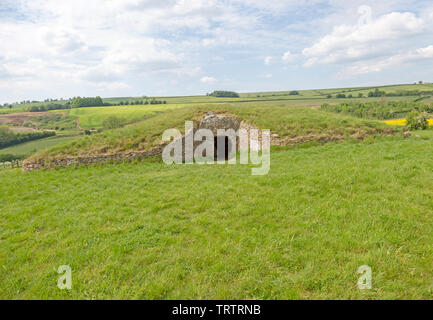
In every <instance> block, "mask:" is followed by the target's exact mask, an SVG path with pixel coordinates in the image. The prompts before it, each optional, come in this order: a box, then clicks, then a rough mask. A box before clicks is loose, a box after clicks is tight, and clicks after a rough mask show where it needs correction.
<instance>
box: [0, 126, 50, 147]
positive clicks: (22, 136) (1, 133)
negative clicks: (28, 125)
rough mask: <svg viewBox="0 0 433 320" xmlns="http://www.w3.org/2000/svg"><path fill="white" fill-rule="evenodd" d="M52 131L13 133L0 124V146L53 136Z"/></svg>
mask: <svg viewBox="0 0 433 320" xmlns="http://www.w3.org/2000/svg"><path fill="white" fill-rule="evenodd" d="M55 135H56V133H55V132H54V131H38V132H23V133H21V132H20V133H15V132H13V131H12V130H10V129H9V128H8V127H5V126H0V148H6V147H10V146H14V145H16V144H20V143H23V142H27V141H33V140H38V139H42V138H47V137H52V136H55Z"/></svg>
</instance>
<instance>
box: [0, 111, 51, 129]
mask: <svg viewBox="0 0 433 320" xmlns="http://www.w3.org/2000/svg"><path fill="white" fill-rule="evenodd" d="M47 113H48V112H20V113H8V114H0V125H8V126H15V127H21V126H22V125H23V124H24V123H25V122H29V120H30V119H31V118H33V117H37V116H43V115H46V114H47Z"/></svg>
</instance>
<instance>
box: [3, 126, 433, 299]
mask: <svg viewBox="0 0 433 320" xmlns="http://www.w3.org/2000/svg"><path fill="white" fill-rule="evenodd" d="M263 121H265V120H263ZM432 145H433V131H431V130H428V131H425V132H421V133H416V134H415V135H413V136H412V137H411V138H409V139H403V138H402V137H400V136H395V137H378V138H375V139H371V140H369V141H366V142H363V143H357V144H353V143H340V144H337V143H329V144H326V145H323V146H316V147H310V148H300V147H295V148H290V149H288V150H285V151H281V152H273V153H272V162H271V171H270V173H269V174H268V175H267V176H251V170H250V169H251V168H250V167H249V166H241V165H237V166H221V165H205V166H199V165H189V166H186V165H178V166H165V165H164V164H162V163H147V162H142V163H138V164H122V165H105V166H97V167H83V168H78V169H72V168H70V169H62V170H51V171H35V172H30V173H22V172H21V171H19V170H3V171H0V180H1V181H2V183H1V184H0V194H1V199H2V201H1V202H0V297H1V298H2V299H24V298H30V299H45V298H46V299H55V298H60V299H76V298H82V299H126V298H131V299H133V298H144V299H191V298H196V299H297V298H301V299H333V298H336V299H342V298H349V299H421V298H423V299H432V298H433V271H432V261H433V250H432V243H433V233H432V230H433V183H432V181H433V165H432V161H431V154H432ZM65 264H67V265H70V266H71V268H72V270H73V272H72V279H73V289H72V290H71V291H61V290H59V289H58V288H57V287H56V284H57V277H58V274H57V273H56V272H55V269H57V268H58V267H59V266H60V265H65ZM361 265H369V266H371V267H372V270H373V290H371V291H368V292H361V291H359V290H358V288H357V286H356V283H357V279H358V277H359V275H358V274H357V273H356V272H357V269H358V267H359V266H361Z"/></svg>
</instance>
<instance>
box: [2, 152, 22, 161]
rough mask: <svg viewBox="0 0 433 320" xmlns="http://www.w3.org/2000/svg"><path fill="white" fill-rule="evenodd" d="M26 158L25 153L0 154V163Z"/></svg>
mask: <svg viewBox="0 0 433 320" xmlns="http://www.w3.org/2000/svg"><path fill="white" fill-rule="evenodd" d="M22 159H24V156H23V155H16V154H0V163H1V162H12V161H15V160H22Z"/></svg>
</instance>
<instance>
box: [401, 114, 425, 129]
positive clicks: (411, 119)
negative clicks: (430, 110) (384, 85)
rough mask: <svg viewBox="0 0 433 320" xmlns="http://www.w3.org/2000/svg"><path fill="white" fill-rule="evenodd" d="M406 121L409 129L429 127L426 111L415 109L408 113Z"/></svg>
mask: <svg viewBox="0 0 433 320" xmlns="http://www.w3.org/2000/svg"><path fill="white" fill-rule="evenodd" d="M406 121H407V124H406V126H407V128H408V129H409V130H425V129H427V127H428V115H427V113H425V112H419V111H416V110H414V111H412V112H410V113H409V114H408V115H407V119H406Z"/></svg>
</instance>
